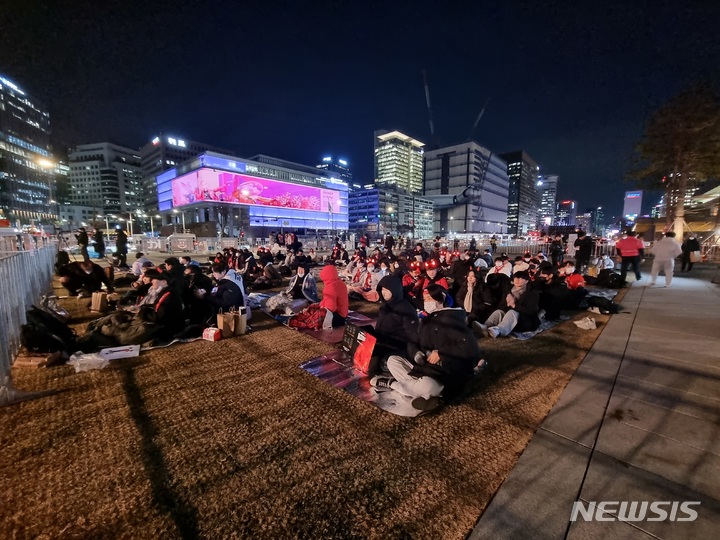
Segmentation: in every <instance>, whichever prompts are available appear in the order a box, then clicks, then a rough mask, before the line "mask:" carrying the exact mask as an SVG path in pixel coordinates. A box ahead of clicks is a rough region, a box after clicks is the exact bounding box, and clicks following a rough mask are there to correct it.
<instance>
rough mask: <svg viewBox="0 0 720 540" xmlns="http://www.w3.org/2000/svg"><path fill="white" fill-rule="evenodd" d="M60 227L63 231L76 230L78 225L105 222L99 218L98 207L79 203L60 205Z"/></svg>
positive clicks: (84, 225) (83, 225)
mask: <svg viewBox="0 0 720 540" xmlns="http://www.w3.org/2000/svg"><path fill="white" fill-rule="evenodd" d="M58 212H59V216H60V218H59V222H60V223H59V227H60V230H61V231H74V230H76V229H77V228H78V227H87V226H88V225H92V224H93V223H96V224H98V225H99V224H103V223H104V222H103V219H98V217H97V216H98V211H97V208H93V207H92V206H84V205H77V204H60V205H58Z"/></svg>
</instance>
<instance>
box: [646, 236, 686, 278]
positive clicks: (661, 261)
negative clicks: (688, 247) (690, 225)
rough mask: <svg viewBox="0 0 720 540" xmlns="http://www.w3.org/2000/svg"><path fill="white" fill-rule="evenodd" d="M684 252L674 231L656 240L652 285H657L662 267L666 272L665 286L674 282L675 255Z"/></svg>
mask: <svg viewBox="0 0 720 540" xmlns="http://www.w3.org/2000/svg"><path fill="white" fill-rule="evenodd" d="M681 253H682V247H681V246H680V243H679V242H678V241H677V240H675V233H674V232H672V231H671V232H667V233H665V238H663V239H662V240H659V241H658V242H655V245H654V246H653V255H654V256H655V259H654V260H653V264H652V270H650V286H653V285H655V282H656V281H657V277H658V274H659V273H660V270H661V269H662V270H663V271H664V273H665V287H669V286H670V284H671V283H672V278H673V269H674V268H675V257H677V256H679V255H680V254H681Z"/></svg>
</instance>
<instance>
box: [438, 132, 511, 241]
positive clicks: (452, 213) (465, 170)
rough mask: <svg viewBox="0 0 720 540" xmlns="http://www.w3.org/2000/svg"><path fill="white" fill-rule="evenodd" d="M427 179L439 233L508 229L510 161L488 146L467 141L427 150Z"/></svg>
mask: <svg viewBox="0 0 720 540" xmlns="http://www.w3.org/2000/svg"><path fill="white" fill-rule="evenodd" d="M424 183H425V198H426V199H429V200H431V201H433V204H434V222H433V230H434V232H435V234H439V235H442V236H445V235H449V234H453V233H457V234H461V233H493V234H494V233H507V232H508V230H507V203H508V190H509V185H510V182H509V180H508V175H507V165H506V163H505V161H504V160H503V159H501V158H500V157H499V156H498V155H497V154H494V153H493V152H491V151H490V150H488V149H487V148H485V147H483V146H480V145H479V144H477V143H476V142H466V143H462V144H456V145H454V146H448V147H445V148H438V149H437V150H431V151H428V152H426V153H425V180H424Z"/></svg>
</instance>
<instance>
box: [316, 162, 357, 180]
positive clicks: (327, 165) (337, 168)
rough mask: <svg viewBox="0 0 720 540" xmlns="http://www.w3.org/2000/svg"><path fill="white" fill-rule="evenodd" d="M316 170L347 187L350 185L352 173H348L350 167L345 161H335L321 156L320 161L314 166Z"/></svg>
mask: <svg viewBox="0 0 720 540" xmlns="http://www.w3.org/2000/svg"><path fill="white" fill-rule="evenodd" d="M316 168H318V169H320V170H321V171H325V172H327V173H329V174H330V175H331V176H335V177H336V178H339V179H340V180H342V181H344V182H346V183H347V184H348V185H351V184H352V172H350V166H349V165H348V161H347V160H346V159H343V158H337V159H335V158H334V157H333V156H323V158H322V161H321V162H320V163H318V164H317V165H316Z"/></svg>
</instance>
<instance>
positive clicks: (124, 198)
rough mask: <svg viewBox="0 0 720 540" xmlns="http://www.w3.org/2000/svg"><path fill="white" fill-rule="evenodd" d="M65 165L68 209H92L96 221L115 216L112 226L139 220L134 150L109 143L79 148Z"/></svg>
mask: <svg viewBox="0 0 720 540" xmlns="http://www.w3.org/2000/svg"><path fill="white" fill-rule="evenodd" d="M69 162H70V172H69V175H68V176H69V181H70V202H71V205H72V206H79V207H90V208H93V209H94V211H95V219H100V221H102V220H103V219H104V216H115V217H114V218H113V224H118V223H121V220H122V221H131V222H136V220H138V219H140V216H138V214H142V211H143V203H144V199H143V194H142V173H141V169H140V155H139V154H138V151H137V150H134V149H132V148H127V147H125V146H119V145H117V144H112V143H109V142H100V143H92V144H81V145H80V146H77V147H75V148H74V149H73V150H72V151H71V152H70V155H69ZM130 214H132V216H131V215H130ZM98 215H100V216H103V218H97V216H98ZM128 228H130V227H128Z"/></svg>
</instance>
